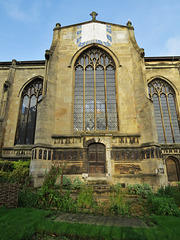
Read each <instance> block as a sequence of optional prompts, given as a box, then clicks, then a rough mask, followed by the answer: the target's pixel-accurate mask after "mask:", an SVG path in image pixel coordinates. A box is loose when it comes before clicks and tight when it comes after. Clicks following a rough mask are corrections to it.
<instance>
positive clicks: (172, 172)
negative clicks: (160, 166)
mask: <svg viewBox="0 0 180 240" xmlns="http://www.w3.org/2000/svg"><path fill="white" fill-rule="evenodd" d="M166 168H167V176H168V181H170V182H177V181H178V172H177V165H176V161H175V160H174V159H171V158H170V159H167V160H166Z"/></svg>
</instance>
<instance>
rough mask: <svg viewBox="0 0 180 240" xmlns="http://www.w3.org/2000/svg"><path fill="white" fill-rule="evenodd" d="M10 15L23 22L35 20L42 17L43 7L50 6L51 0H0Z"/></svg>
mask: <svg viewBox="0 0 180 240" xmlns="http://www.w3.org/2000/svg"><path fill="white" fill-rule="evenodd" d="M0 5H2V6H3V7H4V9H5V11H6V12H7V14H8V15H9V17H11V18H12V19H14V20H18V21H21V22H35V21H37V20H38V19H39V18H40V13H41V12H42V8H43V7H48V6H50V2H49V0H38V1H36V0H31V1H27V2H26V1H24V0H0Z"/></svg>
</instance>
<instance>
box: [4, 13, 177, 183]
mask: <svg viewBox="0 0 180 240" xmlns="http://www.w3.org/2000/svg"><path fill="white" fill-rule="evenodd" d="M179 111H180V57H145V56H144V50H143V49H142V48H139V46H138V44H137V42H136V39H135V36H134V28H133V26H132V24H131V22H130V21H128V23H127V24H126V26H123V25H118V24H112V23H107V22H102V21H98V20H96V14H95V13H92V20H91V21H88V22H83V23H79V24H74V25H70V26H65V27H61V25H60V24H59V23H58V24H56V27H55V28H54V30H53V40H52V45H51V47H50V49H49V50H46V52H45V60H42V61H16V60H12V62H0V156H1V158H2V159H13V160H18V159H24V160H25V159H30V158H31V167H30V174H31V176H32V177H33V180H34V185H35V186H40V185H41V184H42V182H43V177H44V175H45V172H46V171H49V170H50V168H51V166H52V165H59V166H61V167H62V168H63V169H64V171H65V174H68V175H69V176H70V177H72V178H73V177H76V176H78V177H80V178H81V179H84V180H86V181H88V180H92V179H104V180H106V181H107V182H108V183H110V184H112V183H118V182H119V183H122V184H125V185H127V184H134V183H140V184H142V183H148V184H150V185H151V186H153V187H154V188H157V187H160V186H163V185H166V184H167V183H168V182H170V183H174V182H177V181H179V180H180V132H179V126H180V125H179V124H180V122H179Z"/></svg>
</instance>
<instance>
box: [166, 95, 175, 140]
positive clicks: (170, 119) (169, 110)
mask: <svg viewBox="0 0 180 240" xmlns="http://www.w3.org/2000/svg"><path fill="white" fill-rule="evenodd" d="M166 102H167V107H168V114H169V120H170V126H171V132H172V138H173V143H175V137H174V131H173V126H172V119H171V112H170V108H169V101H168V95H167V94H166Z"/></svg>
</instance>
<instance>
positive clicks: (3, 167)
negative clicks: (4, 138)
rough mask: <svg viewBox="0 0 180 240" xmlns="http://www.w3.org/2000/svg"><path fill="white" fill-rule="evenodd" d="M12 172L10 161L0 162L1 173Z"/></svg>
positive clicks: (12, 166) (12, 167) (12, 165)
mask: <svg viewBox="0 0 180 240" xmlns="http://www.w3.org/2000/svg"><path fill="white" fill-rule="evenodd" d="M13 170H14V162H12V161H8V160H5V161H0V171H2V172H12V171H13Z"/></svg>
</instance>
